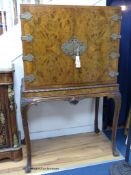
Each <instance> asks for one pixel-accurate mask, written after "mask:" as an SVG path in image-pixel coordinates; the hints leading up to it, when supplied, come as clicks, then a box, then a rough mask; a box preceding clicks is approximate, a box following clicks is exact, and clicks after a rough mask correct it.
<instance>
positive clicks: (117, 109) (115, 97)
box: [111, 92, 121, 156]
mask: <svg viewBox="0 0 131 175" xmlns="http://www.w3.org/2000/svg"><path fill="white" fill-rule="evenodd" d="M111 98H112V99H113V100H114V105H115V109H114V116H113V125H112V152H113V155H114V156H119V153H118V151H117V149H116V132H117V125H118V119H119V114H120V107H121V94H120V92H117V93H115V94H113V95H111Z"/></svg>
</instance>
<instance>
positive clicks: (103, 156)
mask: <svg viewBox="0 0 131 175" xmlns="http://www.w3.org/2000/svg"><path fill="white" fill-rule="evenodd" d="M42 148H44V149H42ZM32 150H33V155H32V156H33V167H34V168H43V169H44V168H45V169H46V170H40V169H38V170H32V173H29V174H34V173H40V172H47V168H59V170H62V169H68V168H71V167H80V166H83V165H85V166H86V165H88V164H96V163H100V162H105V161H111V160H119V159H121V158H122V157H121V156H119V157H113V155H112V151H111V143H110V141H109V140H108V139H107V138H106V137H105V136H104V135H103V134H102V133H100V134H94V133H85V134H77V135H71V136H62V137H57V138H49V139H44V140H37V141H32ZM23 152H24V159H23V160H22V161H20V162H15V163H14V162H10V161H1V162H0V165H1V166H0V174H1V175H7V174H8V175H12V174H13V175H18V174H19V175H24V174H25V172H24V170H23V167H24V166H25V161H26V152H25V146H23Z"/></svg>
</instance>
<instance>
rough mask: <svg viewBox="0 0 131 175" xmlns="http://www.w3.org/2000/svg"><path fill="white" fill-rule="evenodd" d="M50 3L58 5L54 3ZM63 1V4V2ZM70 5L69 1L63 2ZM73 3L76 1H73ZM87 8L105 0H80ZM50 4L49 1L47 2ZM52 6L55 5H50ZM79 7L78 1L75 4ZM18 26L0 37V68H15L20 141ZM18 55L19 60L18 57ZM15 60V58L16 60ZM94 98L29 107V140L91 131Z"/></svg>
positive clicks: (20, 73)
mask: <svg viewBox="0 0 131 175" xmlns="http://www.w3.org/2000/svg"><path fill="white" fill-rule="evenodd" d="M53 2H60V1H59V0H54V1H53ZM62 2H63V1H62ZM65 2H70V1H67V0H66V1H65ZM71 2H72V4H74V3H75V2H76V1H75V0H74V1H73V0H72V1H71ZM85 2H86V3H87V4H89V5H92V4H95V5H105V4H106V1H105V0H101V1H98V0H90V1H83V4H85ZM50 3H52V1H51V2H50ZM53 4H54V3H53ZM77 4H78V1H77ZM20 37H21V34H20V25H17V26H15V27H14V28H12V30H10V31H9V32H7V33H6V34H4V35H2V36H1V37H0V48H1V49H0V55H1V57H0V68H7V67H11V61H12V62H13V63H14V65H15V85H14V87H15V100H16V103H17V121H18V127H19V129H20V130H21V133H22V138H23V128H22V121H21V114H20V85H21V78H22V77H23V64H22V57H21V56H19V55H21V53H22V48H21V40H20ZM18 56H19V57H18ZM17 57H18V58H17ZM94 115H95V113H94V99H86V100H82V101H80V102H79V104H77V105H76V106H74V105H71V104H69V103H68V102H63V101H62V102H61V101H60V102H48V103H41V104H38V106H37V107H36V106H34V107H31V108H30V110H29V112H28V118H29V128H30V134H31V138H32V139H38V138H46V137H54V136H60V135H68V134H75V133H81V132H91V131H93V130H94ZM101 125H102V99H101V103H100V108H99V126H100V128H101Z"/></svg>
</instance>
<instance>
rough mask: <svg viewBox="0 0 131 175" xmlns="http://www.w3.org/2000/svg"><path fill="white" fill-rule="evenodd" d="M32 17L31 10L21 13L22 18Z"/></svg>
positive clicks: (28, 18)
mask: <svg viewBox="0 0 131 175" xmlns="http://www.w3.org/2000/svg"><path fill="white" fill-rule="evenodd" d="M31 18H32V14H31V13H30V12H24V13H22V14H21V15H20V19H25V20H27V21H29V20H30V19H31Z"/></svg>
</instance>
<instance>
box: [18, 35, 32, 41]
mask: <svg viewBox="0 0 131 175" xmlns="http://www.w3.org/2000/svg"><path fill="white" fill-rule="evenodd" d="M21 40H22V41H27V42H30V41H32V40H33V36H32V35H24V36H21Z"/></svg>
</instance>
